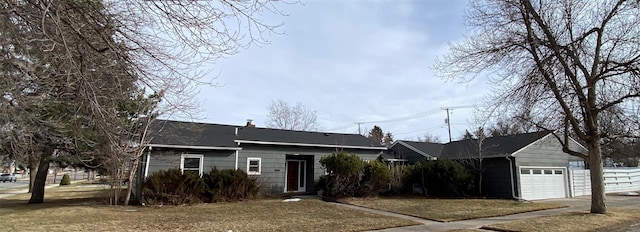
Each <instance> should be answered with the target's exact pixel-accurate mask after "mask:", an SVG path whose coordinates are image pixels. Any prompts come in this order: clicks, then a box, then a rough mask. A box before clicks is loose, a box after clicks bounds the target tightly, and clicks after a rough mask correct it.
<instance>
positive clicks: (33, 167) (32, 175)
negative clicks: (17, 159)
mask: <svg viewBox="0 0 640 232" xmlns="http://www.w3.org/2000/svg"><path fill="white" fill-rule="evenodd" d="M28 165H29V193H31V192H32V191H33V183H34V182H35V180H36V171H37V169H38V165H37V164H36V159H35V158H34V157H33V156H30V157H29V164H28Z"/></svg>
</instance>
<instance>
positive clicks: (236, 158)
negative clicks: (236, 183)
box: [235, 143, 240, 170]
mask: <svg viewBox="0 0 640 232" xmlns="http://www.w3.org/2000/svg"><path fill="white" fill-rule="evenodd" d="M238 147H240V143H238ZM238 153H239V151H238V150H236V169H235V170H238Z"/></svg>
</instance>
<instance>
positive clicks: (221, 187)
mask: <svg viewBox="0 0 640 232" xmlns="http://www.w3.org/2000/svg"><path fill="white" fill-rule="evenodd" d="M202 178H203V179H204V183H205V201H207V202H219V201H240V200H245V199H248V198H250V197H255V196H256V195H257V194H258V192H259V191H260V188H259V186H258V183H257V179H256V178H254V177H251V176H249V175H247V173H246V172H244V171H242V170H240V169H238V170H232V169H224V170H218V169H217V168H216V167H214V168H213V169H211V171H210V172H209V173H208V174H204V175H203V177H202Z"/></svg>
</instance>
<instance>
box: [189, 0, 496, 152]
mask: <svg viewBox="0 0 640 232" xmlns="http://www.w3.org/2000/svg"><path fill="white" fill-rule="evenodd" d="M466 7H467V2H466V1H462V0H456V1H450V0H428V1H427V0H425V1H422V0H416V1H409V0H399V1H369V0H367V1H365V0H351V1H337V0H329V1H317V0H307V1H305V2H304V3H303V4H294V5H283V6H281V7H279V9H281V10H282V11H283V12H285V13H287V16H286V17H284V16H274V15H268V16H266V17H269V18H267V19H266V20H267V21H276V22H278V20H279V21H282V22H284V25H283V26H282V27H281V28H279V29H278V30H279V31H281V32H283V34H282V35H275V34H274V35H271V36H270V37H268V38H269V40H270V41H271V43H270V44H267V45H261V46H251V47H249V48H248V49H245V50H241V51H240V52H239V53H238V54H235V55H233V56H230V57H227V58H224V59H221V60H218V61H217V62H216V63H215V66H214V67H213V69H214V71H213V72H212V73H211V74H210V75H211V76H210V77H215V78H217V79H216V80H215V81H216V82H217V83H219V85H218V86H217V87H209V86H204V87H201V88H200V93H199V95H198V100H199V101H200V102H201V107H202V108H201V112H200V113H199V114H198V115H196V117H195V119H192V121H198V122H207V123H217V124H230V125H244V124H245V123H246V121H247V119H252V120H253V123H254V124H255V125H256V126H258V127H264V126H265V125H266V122H267V112H268V106H269V105H270V103H271V102H272V101H274V100H278V99H281V100H283V101H285V102H288V103H289V104H292V105H294V104H296V103H302V104H303V105H305V106H306V107H307V108H308V109H311V110H313V111H316V113H317V117H318V123H319V125H320V126H321V131H324V132H338V133H358V132H359V131H360V132H361V133H367V132H368V131H369V130H370V129H371V128H372V127H373V126H374V125H378V126H380V127H381V128H382V130H383V131H384V132H385V133H386V132H391V133H392V134H393V135H394V138H395V139H402V140H416V139H417V138H419V137H422V136H424V135H425V134H430V135H434V136H437V137H439V138H440V140H441V141H443V142H444V141H448V132H447V126H446V124H445V118H446V111H445V110H444V108H452V110H451V111H450V121H451V134H452V137H453V138H454V140H455V139H456V138H459V137H461V135H462V134H463V133H464V131H465V129H470V128H473V127H474V124H473V122H472V121H473V112H474V109H473V107H471V106H473V105H482V103H483V100H484V97H485V95H486V94H487V93H488V91H489V90H488V88H487V81H486V80H481V79H476V80H473V81H471V82H468V83H460V82H458V81H455V80H454V81H446V80H443V79H442V78H440V77H439V76H437V73H436V71H435V70H433V69H432V66H433V64H434V61H435V60H436V58H437V57H441V56H442V55H444V54H446V53H447V52H448V43H456V42H459V41H461V40H463V38H464V37H463V36H464V34H465V31H466V29H465V26H464V14H465V11H466V10H467V8H466Z"/></svg>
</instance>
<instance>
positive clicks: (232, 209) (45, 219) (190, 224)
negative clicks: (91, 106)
mask: <svg viewBox="0 0 640 232" xmlns="http://www.w3.org/2000/svg"><path fill="white" fill-rule="evenodd" d="M107 191H108V190H105V189H96V188H84V187H82V186H75V187H56V188H52V189H47V190H46V193H47V195H46V197H45V203H44V204H36V205H31V204H26V201H27V199H28V198H29V196H28V195H27V194H20V195H16V196H11V197H8V198H4V199H0V215H2V220H3V223H2V224H3V225H4V226H3V227H1V228H0V230H4V231H127V230H128V231H183V230H186V231H225V232H226V231H228V230H233V231H363V230H375V229H383V228H390V227H398V226H408V225H416V224H417V223H416V222H413V221H408V220H404V219H399V218H393V217H388V216H382V215H378V214H373V213H368V212H363V211H358V210H353V209H348V208H345V207H340V206H336V205H332V204H328V203H326V202H322V201H320V200H314V199H302V200H301V201H299V202H282V201H281V200H276V199H271V200H254V201H246V202H238V203H216V204H200V205H194V206H164V207H131V206H126V207H125V206H106V205H104V202H105V196H106V195H107V194H108V192H107Z"/></svg>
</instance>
